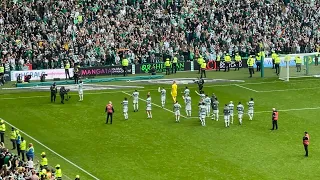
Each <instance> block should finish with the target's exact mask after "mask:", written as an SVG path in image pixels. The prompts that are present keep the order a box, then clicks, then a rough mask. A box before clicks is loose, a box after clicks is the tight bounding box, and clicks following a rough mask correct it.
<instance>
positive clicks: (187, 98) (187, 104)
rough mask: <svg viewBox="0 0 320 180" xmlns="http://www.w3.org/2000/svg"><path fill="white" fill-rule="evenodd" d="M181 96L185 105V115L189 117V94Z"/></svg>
mask: <svg viewBox="0 0 320 180" xmlns="http://www.w3.org/2000/svg"><path fill="white" fill-rule="evenodd" d="M182 98H183V99H184V103H185V105H186V107H185V109H186V114H187V117H191V97H190V96H189V94H186V95H185V96H182Z"/></svg>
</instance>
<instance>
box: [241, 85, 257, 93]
mask: <svg viewBox="0 0 320 180" xmlns="http://www.w3.org/2000/svg"><path fill="white" fill-rule="evenodd" d="M235 86H237V87H240V88H243V89H246V90H249V91H253V92H259V91H257V90H254V89H251V88H248V87H245V86H241V85H239V84H235Z"/></svg>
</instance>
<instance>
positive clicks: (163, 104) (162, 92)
mask: <svg viewBox="0 0 320 180" xmlns="http://www.w3.org/2000/svg"><path fill="white" fill-rule="evenodd" d="M158 92H159V93H160V94H161V107H162V108H164V106H165V104H166V93H167V91H166V90H165V89H164V87H162V89H160V87H159V88H158Z"/></svg>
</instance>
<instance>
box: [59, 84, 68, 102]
mask: <svg viewBox="0 0 320 180" xmlns="http://www.w3.org/2000/svg"><path fill="white" fill-rule="evenodd" d="M65 94H67V90H66V88H65V87H64V86H62V87H61V88H60V98H61V104H64V95H65Z"/></svg>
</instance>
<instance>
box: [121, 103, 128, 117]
mask: <svg viewBox="0 0 320 180" xmlns="http://www.w3.org/2000/svg"><path fill="white" fill-rule="evenodd" d="M121 104H122V108H123V116H124V119H125V120H128V118H129V115H128V105H129V102H128V99H127V98H124V100H123V101H122V103H121Z"/></svg>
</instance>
